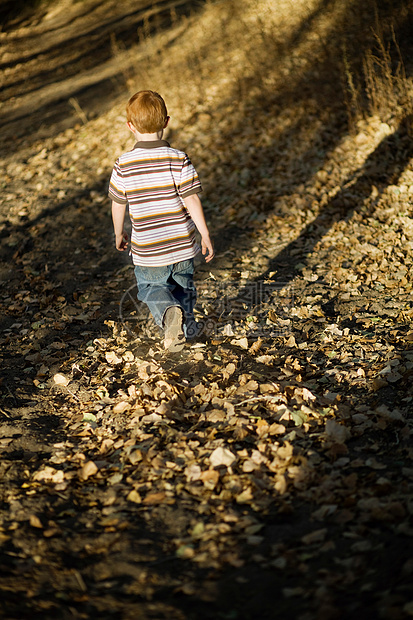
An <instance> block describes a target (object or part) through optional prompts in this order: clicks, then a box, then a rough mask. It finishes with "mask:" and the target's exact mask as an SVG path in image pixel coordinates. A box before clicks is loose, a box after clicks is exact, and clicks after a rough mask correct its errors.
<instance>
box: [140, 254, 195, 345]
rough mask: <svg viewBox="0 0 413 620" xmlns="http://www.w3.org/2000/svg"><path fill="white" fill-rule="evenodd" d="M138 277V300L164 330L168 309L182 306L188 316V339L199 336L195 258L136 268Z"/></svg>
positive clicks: (186, 325)
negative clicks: (196, 320) (195, 315)
mask: <svg viewBox="0 0 413 620" xmlns="http://www.w3.org/2000/svg"><path fill="white" fill-rule="evenodd" d="M135 277H136V283H137V285H138V299H139V300H140V301H143V303H145V304H146V305H147V306H148V308H149V310H150V312H151V314H152V316H153V318H154V319H155V322H156V324H157V325H159V327H163V320H164V315H165V312H166V311H167V309H168V308H171V307H172V306H178V307H180V308H181V309H182V311H183V313H184V326H183V328H184V334H185V336H187V337H188V338H191V337H192V336H194V335H195V332H196V323H195V319H194V305H195V301H196V288H195V285H194V261H193V259H190V260H185V261H181V262H179V263H174V264H173V265H165V266H162V267H141V266H140V265H135Z"/></svg>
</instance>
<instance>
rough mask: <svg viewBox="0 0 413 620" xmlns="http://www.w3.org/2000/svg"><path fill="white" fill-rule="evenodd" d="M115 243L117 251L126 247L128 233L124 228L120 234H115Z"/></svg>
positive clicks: (122, 250) (121, 250)
mask: <svg viewBox="0 0 413 620" xmlns="http://www.w3.org/2000/svg"><path fill="white" fill-rule="evenodd" d="M115 244H116V249H117V250H119V252H124V251H125V250H127V249H128V235H127V233H126V232H125V231H124V230H123V231H122V233H121V234H120V235H116V236H115Z"/></svg>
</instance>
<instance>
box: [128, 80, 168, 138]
mask: <svg viewBox="0 0 413 620" xmlns="http://www.w3.org/2000/svg"><path fill="white" fill-rule="evenodd" d="M126 118H127V120H128V123H132V125H133V126H134V127H135V129H137V131H139V133H156V132H158V131H161V130H162V129H164V128H165V125H166V123H167V121H168V111H167V109H166V105H165V101H164V100H163V99H162V97H161V96H160V95H159V94H158V93H156V92H154V91H153V90H140V91H139V92H137V93H135V94H134V95H133V96H132V97H131V98H130V99H129V101H128V103H127V106H126Z"/></svg>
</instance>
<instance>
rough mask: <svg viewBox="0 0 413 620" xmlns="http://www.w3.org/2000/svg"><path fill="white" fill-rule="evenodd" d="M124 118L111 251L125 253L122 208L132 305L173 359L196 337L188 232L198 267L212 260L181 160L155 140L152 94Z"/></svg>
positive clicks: (156, 112) (112, 187)
mask: <svg viewBox="0 0 413 620" xmlns="http://www.w3.org/2000/svg"><path fill="white" fill-rule="evenodd" d="M126 117H127V125H128V127H129V129H130V131H131V132H132V133H133V135H134V136H135V138H136V140H137V142H136V144H135V146H134V148H133V150H132V151H129V152H127V153H124V154H123V155H121V156H120V157H119V158H118V159H117V160H116V162H115V165H114V168H113V171H112V175H111V178H110V184H109V197H110V198H111V200H112V220H113V227H114V232H115V244H116V248H117V249H118V250H119V251H124V250H126V249H127V247H128V237H127V234H126V233H125V230H124V227H123V226H124V218H125V211H126V205H127V204H129V215H130V219H131V223H132V235H131V250H130V254H131V256H132V260H133V263H134V266H135V277H136V282H137V285H138V299H139V300H140V301H143V302H144V303H145V304H146V305H147V306H148V308H149V310H150V312H151V314H152V316H153V317H154V319H155V321H156V323H157V324H158V325H159V326H160V327H161V328H163V329H164V347H165V349H167V350H169V351H171V352H176V351H180V350H181V349H182V348H183V346H184V343H185V336H187V337H191V336H194V335H195V333H196V328H195V325H196V324H195V321H194V315H193V308H194V304H195V300H196V289H195V286H194V282H193V272H194V262H193V259H194V257H195V256H196V255H197V254H198V252H199V246H198V244H197V242H196V239H195V227H196V228H197V229H198V231H199V233H200V235H201V248H202V254H203V255H204V256H205V260H206V261H207V262H209V261H210V260H212V258H213V257H214V248H213V244H212V241H211V238H210V236H209V231H208V227H207V224H206V222H205V217H204V212H203V209H202V204H201V201H200V199H199V196H198V194H199V192H201V191H202V188H201V183H200V181H199V178H198V175H197V173H196V170H195V168H194V167H193V165H192V163H191V161H190V159H189V157H188V155H186V153H183V152H182V151H178V150H177V149H174V148H172V147H171V146H170V145H169V143H168V142H166V141H165V140H162V136H163V131H164V129H165V128H166V126H167V125H168V122H169V116H168V113H167V109H166V105H165V102H164V100H163V99H162V97H161V96H160V95H159V94H158V93H156V92H154V91H151V90H143V91H139V92H137V93H135V95H133V97H131V98H130V99H129V101H128V104H127V107H126Z"/></svg>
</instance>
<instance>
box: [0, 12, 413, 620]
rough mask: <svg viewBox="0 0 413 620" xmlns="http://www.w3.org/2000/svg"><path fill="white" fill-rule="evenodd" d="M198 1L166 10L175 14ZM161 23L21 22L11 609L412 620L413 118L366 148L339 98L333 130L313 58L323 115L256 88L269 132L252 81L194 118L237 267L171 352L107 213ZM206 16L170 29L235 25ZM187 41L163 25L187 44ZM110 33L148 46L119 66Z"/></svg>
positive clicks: (4, 410) (2, 268)
mask: <svg viewBox="0 0 413 620" xmlns="http://www.w3.org/2000/svg"><path fill="white" fill-rule="evenodd" d="M192 4H193V3H188V2H184V3H176V2H175V3H174V4H171V3H167V2H162V3H157V4H155V5H154V8H153V11H155V12H159V13H160V14H161V17H162V20H163V19H164V16H165V20H166V17H167V16H169V17H170V16H171V8H176V10H177V11H178V13H179V10H182V12H186V11H187V10H188V9H189V8H191V7H192ZM281 4H282V3H281ZM281 4H280V12H281V8H282V7H281ZM333 4H334V3H333ZM60 6H63V5H60V4H59V7H60ZM234 6H236V3H235V4H234ZM303 7H304V5H303ZM192 8H193V7H192ZM218 8H219V10H223V8H222V6H221V5H220V6H219V7H218ZM304 8H305V10H306V11H308V8H306V7H304ZM304 8H303V10H304ZM316 8H317V10H316V11H314V13H313V14H311V15H308V14H307V12H306V13H303V15H304V16H305V19H304V17H302V19H301V21H299V24H300V28H298V29H296V31H295V34H294V36H291V41H293V42H294V43H295V44H296V45H297V51H296V56H295V57H294V58H293V59H292V56H289V57H288V58H287V59H286V60H285V63H286V64H285V66H286V67H290V65H291V63H292V64H294V65H297V66H298V65H299V63H300V62H301V60H300V58H301V56H300V54H304V52H305V59H304V60H303V62H308V58H307V56H308V53H307V52H308V48H305V49H304V52H303V51H302V50H301V48H300V47H299V45H298V43H299V42H300V40H301V39H303V38H304V39H305V36H304V33H305V32H307V31H308V32H310V35H311V34H312V31H311V28H312V27H313V24H315V26H314V27H316V28H318V30H316V32H317V33H318V35H319V36H318V38H317V37H315V36H313V38H312V39H311V37H310V39H311V40H317V41H318V40H322V35H323V36H324V30H322V25H323V24H318V22H317V19H318V18H319V16H320V14H321V13H322V11H321V9H323V10H324V11H326V12H327V13H328V10H330V9H331V3H328V2H325V3H321V4H320V5H319V6H318V5H317V7H316ZM196 9H197V10H198V9H200V6H199V5H198V4H197V5H196ZM53 10H54V9H53ZM151 10H152V9H151ZM208 10H213V7H212V8H211V6H210V7H209V9H208ZM68 11H69V12H71V11H73V14H71V15H72V18H71V19H70V20H69V19H68V18H67V12H68ZM320 11H321V13H320ZM146 14H147V10H146V8H145V4H142V6H140V5H139V6H138V7H137V6H136V3H130V5H129V4H128V3H121V4H120V5H119V3H117V4H116V3H112V2H109V1H108V2H104V3H93V2H90V3H84V2H82V3H74V4H73V5H72V3H68V5H67V6H66V7H65V8H64V11H63V10H62V12H61V13H54V14H53V13H52V14H50V15H49V17H48V19H42V20H39V22H38V23H37V24H36V23H35V24H34V25H33V24H32V27H31V28H29V24H27V25H26V26H24V27H23V26H21V28H20V30H19V31H13V32H10V33H7V32H3V33H1V37H2V39H3V44H4V50H5V51H4V53H3V57H2V63H3V69H4V71H5V73H4V77H3V80H4V82H3V83H4V87H5V90H4V91H3V92H4V93H5V95H4V97H5V99H4V103H3V104H2V110H1V114H2V120H1V121H0V122H1V123H3V130H2V136H3V139H2V144H3V157H2V162H3V165H4V170H5V175H4V181H3V187H2V189H3V192H2V203H1V217H2V221H1V232H0V234H1V240H2V246H1V253H0V280H1V315H0V324H1V328H2V335H1V345H2V352H1V355H2V366H1V369H2V372H1V384H0V388H1V400H0V489H1V491H0V493H1V495H0V593H1V596H0V617H2V618H5V619H7V620H21V619H22V618H29V617H30V618H41V619H42V620H47V619H49V618H50V619H52V618H56V617H59V618H62V619H66V618H68V619H69V618H79V619H80V618H92V617H93V618H96V617H98V618H108V619H109V618H114V619H115V618H116V619H121V618H122V619H130V620H132V619H133V620H135V619H136V618H142V619H146V618H148V619H149V618H153V619H155V620H161V619H163V618H164V619H165V620H175V619H176V620H181V619H184V618H185V619H188V620H189V619H193V620H195V619H196V620H203V619H205V620H207V619H209V618H211V617H216V618H219V619H223V620H224V619H230V618H232V619H240V620H241V619H246V620H247V619H248V620H256V619H258V618H259V619H260V620H261V619H265V618H268V619H272V618H280V619H284V618H297V619H301V620H334V619H336V618H337V619H338V618H343V619H347V618H348V619H349V618H354V617H359V616H360V617H363V618H364V619H366V620H370V619H371V620H373V619H375V618H378V617H380V618H384V619H386V618H388V619H389V620H390V619H391V620H393V619H396V618H397V619H401V620H407V619H408V618H409V617H411V616H412V614H413V607H412V605H413V602H412V595H411V583H412V576H413V563H412V543H411V541H412V536H413V526H412V523H411V518H412V509H413V495H412V485H413V465H412V459H413V451H412V447H411V433H412V418H411V402H412V398H413V395H412V388H411V375H412V368H413V353H412V350H411V343H412V340H413V333H412V330H411V318H412V313H413V306H412V303H413V299H412V293H411V266H412V263H411V249H412V248H413V213H412V209H411V195H412V188H413V165H412V155H413V150H412V146H411V138H410V135H409V133H408V125H407V124H406V122H405V121H403V120H402V121H401V122H399V121H398V120H394V122H389V123H385V122H383V121H382V120H380V118H378V117H370V118H368V119H366V120H365V121H364V122H361V123H360V125H359V128H358V131H357V132H356V133H355V134H351V135H350V134H348V133H347V130H346V128H345V123H344V121H343V114H342V109H341V108H340V106H339V105H337V104H336V103H335V104H334V105H332V107H331V108H329V109H328V114H327V113H326V114H325V117H324V116H323V111H322V110H321V108H319V107H317V106H318V105H319V103H320V101H321V100H323V101H328V99H327V95H328V93H329V92H331V91H330V85H329V81H328V79H327V78H326V77H325V76H324V78H323V75H322V74H321V77H320V72H321V71H322V65H321V64H320V62H318V61H317V62H316V63H315V68H312V69H311V72H310V70H308V71H309V76H310V77H314V83H316V85H317V86H316V88H317V89H320V88H323V89H324V88H325V90H324V91H323V93H322V95H323V96H321V94H320V92H319V90H317V92H314V93H312V92H311V90H309V91H306V94H305V97H303V98H302V101H301V100H300V97H301V91H300V90H297V91H296V92H293V86H291V85H289V89H290V90H291V93H290V94H291V98H290V99H289V98H288V97H287V96H285V97H284V102H283V97H281V95H279V96H278V94H277V95H274V96H273V99H271V89H272V88H274V86H273V85H271V88H269V90H268V93H267V94H268V98H267V99H266V100H265V101H264V104H263V107H262V109H261V108H260V107H259V98H258V97H255V95H254V93H252V94H251V98H250V99H245V100H243V102H242V105H244V106H245V110H247V111H249V114H251V112H252V111H254V113H255V115H256V116H255V117H254V118H258V117H259V118H261V120H262V119H263V118H264V119H266V125H265V129H266V132H265V133H264V132H262V133H257V132H256V131H255V133H253V132H252V130H251V126H250V123H249V121H248V120H246V119H249V118H250V116H248V114H246V115H245V116H241V117H240V118H238V117H237V116H236V114H237V110H238V109H239V108H240V106H241V107H242V105H241V104H240V103H239V101H238V100H237V102H236V103H237V104H236V106H234V108H232V109H231V112H232V113H231V114H228V113H227V111H226V108H225V106H224V104H225V105H228V101H229V100H230V99H231V95H232V93H227V92H225V93H224V94H225V98H224V99H223V102H224V103H222V107H220V106H218V105H216V106H215V105H212V104H211V107H210V108H207V107H206V106H207V104H206V103H205V101H207V98H206V99H205V101H204V99H203V100H202V103H200V104H199V108H196V109H195V110H194V109H190V110H189V111H188V110H186V109H185V108H184V106H183V105H182V109H180V110H179V111H180V112H182V115H183V116H184V119H183V121H182V122H181V125H179V120H176V121H175V129H174V130H173V131H174V132H175V134H174V133H172V134H171V137H172V138H175V137H176V138H177V139H179V140H180V141H182V142H185V141H187V142H188V143H190V146H191V147H192V150H194V151H195V153H196V155H197V156H198V157H199V159H200V166H201V169H205V173H204V175H203V178H205V186H206V189H207V191H206V195H207V196H206V203H205V204H206V208H207V212H208V214H209V216H210V217H214V220H213V221H214V225H215V233H216V240H217V249H218V252H217V259H216V261H214V263H213V264H212V265H209V266H208V267H207V266H205V264H202V262H200V263H199V266H198V271H197V274H198V276H197V277H198V290H199V302H198V312H199V319H200V320H202V321H204V323H205V324H206V326H207V328H208V331H209V337H208V340H207V342H206V344H204V343H198V344H197V345H195V346H192V347H190V346H188V347H187V348H186V349H185V350H184V352H183V353H182V354H180V355H176V356H168V355H165V354H164V353H163V351H162V348H161V346H160V342H159V339H158V337H157V334H156V332H155V331H154V330H153V328H152V327H151V325H150V324H148V323H147V320H146V315H144V314H142V308H141V307H140V306H138V305H137V304H136V301H135V295H136V291H134V287H133V277H132V273H131V268H130V265H129V261H128V258H127V257H120V256H119V255H116V253H115V252H114V250H113V247H112V246H113V240H112V231H111V222H110V213H109V208H108V204H107V201H106V187H107V179H108V171H109V170H110V167H111V165H112V162H113V159H114V156H115V152H116V151H117V150H120V149H121V148H125V145H126V144H127V143H128V142H127V140H128V138H127V135H126V133H125V134H122V132H121V130H119V135H117V136H116V137H114V136H113V135H112V133H113V132H111V129H110V128H111V127H114V126H116V127H117V126H120V125H121V122H120V120H119V116H120V114H121V107H119V105H118V102H117V100H116V98H115V94H116V92H117V88H118V86H119V87H121V88H122V89H125V88H126V86H125V80H127V79H128V75H126V76H123V78H122V80H121V81H120V82H118V81H117V78H116V71H117V70H118V67H119V62H122V59H123V60H124V61H125V64H124V67H125V68H126V67H127V66H129V65H128V63H127V62H126V60H127V59H128V58H129V59H130V52H129V51H128V47H127V46H128V37H129V36H130V37H131V41H132V40H133V37H134V36H135V35H136V29H137V28H138V27H140V26H141V25H142V23H143V24H144V25H145V15H146ZM209 15H210V14H209V13H208V12H206V14H205V17H202V11H200V16H201V17H199V20H200V21H199V26H198V21H197V20H198V18H197V19H193V20H192V21H190V23H189V25H188V22H186V21H185V20H183V21H182V23H181V22H179V20H178V22H177V23H175V26H174V28H177V29H181V30H179V32H181V31H186V29H187V28H191V29H192V28H193V29H194V30H191V33H192V34H193V35H195V34H196V33H199V31H197V30H195V28H196V27H199V29H200V32H203V33H204V35H205V37H206V39H207V38H208V32H209V31H208V28H210V29H211V32H210V36H211V37H212V36H217V35H216V34H215V33H216V31H217V26H216V24H217V23H218V22H217V21H214V19H209V17H208V16H209ZM212 16H213V17H215V14H214V13H212ZM169 17H168V19H169ZM267 17H268V16H267ZM174 19H175V18H174ZM280 19H281V18H280ZM208 20H209V21H208ZM163 23H164V22H163V21H162V24H163ZM165 23H166V21H165ZM303 24H305V27H304V26H303ZM147 27H148V26H147ZM157 27H159V24H158V26H157ZM282 27H284V26H283V24H282V23H281V22H280V24H279V28H280V29H281V28H282ZM174 28H171V30H170V32H169V31H168V30H166V32H164V33H163V35H164V37H166V39H167V40H168V41H169V43H168V45H171V50H172V51H170V48H169V47H167V50H168V54H172V52H173V53H174V54H176V55H177V54H178V52H179V50H178V49H177V48H175V47H173V41H174V37H175V36H176V30H174ZM232 28H235V26H234V23H233V22H232V21H231V20H230V18H228V21H227V22H225V32H226V33H227V32H231V29H232ZM245 28H246V26H245V25H244V31H243V32H245ZM260 28H261V30H260V31H259V32H260V33H261V36H262V38H263V40H264V41H265V45H266V47H267V48H268V41H270V39H268V40H267V39H265V37H264V34H265V31H264V30H263V26H262V24H261V26H260ZM263 32H264V34H263ZM211 33H212V34H211ZM111 34H114V35H115V37H116V40H120V39H121V40H123V41H124V42H125V45H126V49H125V50H123V51H122V50H120V51H119V50H118V52H117V54H118V55H117V56H116V57H115V58H113V55H112V54H113V49H114V47H113V45H112V47H110V44H109V40H110V36H111ZM28 37H29V39H28ZM193 38H194V40H196V41H198V40H199V38H197V37H195V36H194V37H193ZM28 40H29V42H30V47H28V46H27V42H28ZM257 40H258V39H254V41H257ZM103 41H105V44H104V45H103V43H102V42H103ZM162 41H163V43H164V44H165V38H163V39H162ZM216 43H217V42H216V41H215V40H214V46H215V47H216ZM304 43H306V41H305V40H304ZM214 46H213V47H214ZM225 46H226V47H229V42H228V40H227V41H226V42H225ZM215 47H214V49H215ZM214 49H212V48H211V49H210V50H209V53H210V54H213V53H214ZM271 49H272V48H271ZM276 49H278V47H277V48H276ZM66 50H68V51H67V53H66ZM109 50H111V52H110V53H109ZM62 52H63V55H62ZM192 52H193V53H192ZM218 52H219V50H218ZM218 52H217V53H218ZM133 53H134V54H135V53H136V56H135V58H137V59H138V60H139V59H142V58H144V57H145V54H146V53H147V50H143V51H141V52H139V50H135V49H134V52H133ZM140 53H142V55H141V56H140V55H139V54H140ZM197 53H199V54H200V52H199V50H197ZM237 53H238V54H239V55H240V57H241V52H239V51H237ZM280 53H281V52H280ZM66 54H67V55H66ZM257 54H258V52H257ZM199 57H200V56H199ZM234 57H236V54H234ZM194 58H198V57H197V56H196V55H195V52H194V51H193V50H192V49H191V54H190V60H191V63H194V62H195V61H194ZM207 58H209V56H208V55H207ZM228 58H229V56H228ZM317 58H318V57H317ZM125 59H126V60H125ZM282 59H283V56H280V60H279V63H278V65H279V67H281V68H282V67H283V66H284V65H282V62H281V60H282ZM261 60H262V59H261V58H260V62H261ZM231 61H232V60H231ZM206 62H207V61H205V63H206ZM211 62H212V61H211ZM241 64H242V63H241ZM206 66H209V65H207V64H206ZM214 66H215V67H216V71H215V75H214V76H213V77H214V80H217V81H218V80H219V79H221V76H220V74H219V68H218V66H219V65H218V64H216V65H214ZM236 66H237V65H236ZM195 68H196V70H197V71H199V70H200V65H199V66H198V65H196V64H195ZM285 70H286V71H287V69H285ZM60 71H61V72H62V73H61V75H62V78H63V76H64V79H62V80H61V81H59V82H58V83H56V79H55V76H56V74H57V75H60V73H59V72H60ZM330 71H331V68H330V67H328V71H327V74H326V75H330ZM312 72H314V73H312ZM209 73H210V72H208V71H207V70H206V69H205V74H204V80H207V79H208V78H207V76H208V75H209ZM29 77H30V84H31V86H30V88H31V92H30V93H29V92H27V88H23V87H24V86H25V85H26V83H27V81H28V78H29ZM265 77H266V79H268V80H269V79H270V78H271V79H274V80H275V78H274V77H273V76H272V75H266V76H265ZM194 80H195V78H194ZM214 80H212V83H213V82H214ZM316 80H318V81H316ZM324 82H325V85H323V84H324ZM108 83H110V84H111V85H112V87H111V88H110V89H108V88H107V84H108ZM193 83H194V82H193ZM193 83H188V89H189V88H190V86H192V85H193ZM263 83H264V82H263ZM274 83H275V82H274ZM309 83H311V81H310V80H309V78H308V79H307V78H306V79H304V78H302V79H301V81H300V80H298V82H297V84H298V85H299V88H301V85H302V84H305V85H306V88H307V89H308V88H309V86H308V84H309ZM234 84H235V86H234V88H235V89H236V88H238V89H239V90H240V91H241V90H242V88H243V83H242V81H241V79H235V78H234ZM320 85H322V86H320ZM213 86H214V87H215V85H214V84H213ZM86 87H90V88H91V90H90V91H89V92H90V94H91V95H93V97H92V96H90V97H89V96H87V94H85V93H87V91H85V90H84V89H85V88H86ZM261 87H263V86H262V84H261ZM215 90H219V89H216V87H215ZM223 91H224V89H223ZM188 92H189V90H188ZM207 94H208V93H207ZM244 94H245V91H244ZM287 94H288V93H287ZM97 95H99V102H98V104H96V105H97V107H95V108H93V106H92V103H91V106H92V107H88V101H91V102H93V101H94V102H96V97H97ZM324 95H326V96H325V98H324ZM32 97H36V100H37V102H38V103H39V105H38V107H37V109H36V112H35V113H34V114H33V115H31V114H29V112H30V101H31V98H32ZM70 97H74V98H76V101H77V104H78V105H79V109H78V111H77V112H76V111H75V108H74V107H73V105H71V104H69V103H68V99H69V98H70ZM254 97H255V99H254ZM171 98H172V94H171ZM294 101H298V104H297V107H296V108H294ZM314 102H315V103H314ZM214 103H215V101H214ZM270 103H271V105H273V106H274V109H275V110H276V111H277V114H276V115H275V114H274V115H273V117H274V120H271V119H272V118H273V117H271V118H270V119H269V114H268V106H269V105H270ZM93 105H95V104H93ZM109 105H110V106H111V107H113V105H114V106H115V107H114V108H113V110H112V111H111V112H104V111H105V110H106V108H107V107H109ZM248 106H250V107H249V108H248ZM282 106H285V107H282ZM176 108H178V106H176ZM215 108H216V112H214V109H215ZM69 109H72V110H73V111H74V115H72V116H71V117H70V118H69V117H67V118H65V120H64V123H63V124H62V123H61V122H60V121H61V119H60V117H61V116H62V114H63V115H64V116H67V115H66V114H65V112H68V111H69ZM79 110H80V112H79ZM323 110H324V108H323ZM82 113H83V114H85V115H86V117H87V118H86V119H83V120H84V121H85V122H84V123H83V121H82V119H81V118H80V117H79V114H80V116H81V114H82ZM213 114H216V116H215V117H214V121H215V122H216V121H217V119H221V124H220V126H219V128H220V130H221V134H222V136H221V138H219V137H217V136H216V135H215V134H214V133H213V132H214V131H215V125H214V124H213V123H210V119H211V117H212V115H213ZM220 114H222V117H220V116H219V115H220ZM95 115H96V116H95ZM185 115H186V116H185ZM301 115H302V116H301ZM75 117H76V123H75V124H74V120H75ZM188 119H193V124H194V126H195V129H194V133H193V134H192V135H191V134H190V133H186V132H188V131H190V130H188V129H187V126H188V125H191V123H189V121H188ZM234 119H237V124H236V123H235V120H234ZM320 119H321V120H320ZM29 121H30V123H29ZM55 121H56V122H55ZM322 122H325V125H322ZM66 123H67V126H64V125H65V124H66ZM225 123H227V124H225ZM231 123H232V124H231ZM282 123H284V125H282ZM262 124H263V123H262ZM29 127H30V130H29V129H28V128H29ZM255 129H256V128H255ZM305 131H307V132H308V134H306V133H305ZM230 136H235V138H236V140H235V139H234V141H233V142H230V141H229V137H230ZM274 136H275V137H274ZM338 136H340V139H339V138H338ZM220 140H221V141H220ZM280 152H281V154H282V157H281V156H280ZM234 154H235V155H236V156H234ZM203 157H205V160H204V159H203ZM211 161H213V162H214V167H215V170H214V174H213V175H212V177H209V176H208V173H207V165H206V164H208V165H209V163H210V162H211ZM234 161H235V164H234ZM297 162H300V166H301V167H299V164H298V163H297ZM234 179H235V180H234Z"/></svg>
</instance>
